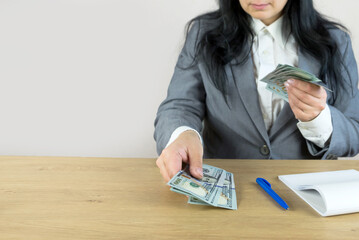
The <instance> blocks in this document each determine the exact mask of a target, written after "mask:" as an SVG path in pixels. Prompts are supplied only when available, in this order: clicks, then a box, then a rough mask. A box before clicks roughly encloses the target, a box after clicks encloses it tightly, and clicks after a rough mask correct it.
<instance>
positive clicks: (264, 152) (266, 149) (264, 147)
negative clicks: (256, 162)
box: [260, 145, 269, 156]
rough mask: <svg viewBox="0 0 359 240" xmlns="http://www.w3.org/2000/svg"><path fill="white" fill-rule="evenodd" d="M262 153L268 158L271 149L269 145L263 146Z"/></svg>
mask: <svg viewBox="0 0 359 240" xmlns="http://www.w3.org/2000/svg"><path fill="white" fill-rule="evenodd" d="M260 152H261V154H262V155H264V156H268V154H269V148H268V146H267V145H263V146H262V147H261V148H260Z"/></svg>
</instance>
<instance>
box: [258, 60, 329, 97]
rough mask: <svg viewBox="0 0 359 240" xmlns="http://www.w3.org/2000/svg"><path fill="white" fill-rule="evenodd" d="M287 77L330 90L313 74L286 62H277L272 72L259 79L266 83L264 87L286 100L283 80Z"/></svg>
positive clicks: (286, 95) (286, 94)
mask: <svg viewBox="0 0 359 240" xmlns="http://www.w3.org/2000/svg"><path fill="white" fill-rule="evenodd" d="M288 79H298V80H301V81H305V82H309V83H312V84H315V85H318V86H322V87H324V88H325V89H327V90H328V91H331V90H330V89H328V88H327V87H326V86H324V84H323V82H322V81H321V80H320V79H318V78H317V77H316V76H315V75H313V74H311V73H308V72H306V71H304V70H302V69H300V68H296V67H293V66H290V65H286V64H279V65H278V66H277V68H276V69H275V70H274V71H273V72H270V73H269V74H268V75H266V76H265V77H264V78H262V79H261V80H260V81H262V82H265V83H267V86H266V89H268V90H269V91H271V92H273V93H275V94H277V95H279V96H280V97H281V98H282V99H284V100H285V101H287V102H288V93H287V89H286V87H285V86H284V82H285V81H287V80H288Z"/></svg>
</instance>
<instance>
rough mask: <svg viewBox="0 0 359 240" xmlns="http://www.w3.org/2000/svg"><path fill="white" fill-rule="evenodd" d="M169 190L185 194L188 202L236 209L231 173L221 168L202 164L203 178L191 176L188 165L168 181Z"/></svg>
mask: <svg viewBox="0 0 359 240" xmlns="http://www.w3.org/2000/svg"><path fill="white" fill-rule="evenodd" d="M168 185H170V186H171V191H173V192H177V193H180V194H184V195H187V196H188V197H189V199H188V203H190V204H199V205H211V206H215V207H222V208H228V209H237V198H236V191H235V187H234V178H233V174H232V173H230V172H227V171H225V170H223V169H221V168H217V167H213V166H210V165H207V164H203V178H202V179H201V180H198V179H196V178H194V177H192V176H191V174H190V173H189V169H188V167H187V168H185V169H184V170H181V171H179V172H178V173H177V174H176V175H175V176H174V177H173V178H172V179H171V180H170V181H169V182H168Z"/></svg>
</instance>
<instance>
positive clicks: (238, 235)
mask: <svg viewBox="0 0 359 240" xmlns="http://www.w3.org/2000/svg"><path fill="white" fill-rule="evenodd" d="M205 163H208V164H211V165H214V166H218V167H220V168H223V169H226V170H228V171H230V172H233V173H234V179H235V184H236V191H237V198H238V210H237V211H233V210H226V209H221V208H215V207H208V206H197V205H190V204H187V203H186V202H187V198H186V197H185V196H183V195H180V194H177V193H174V192H171V191H170V190H169V187H168V186H166V184H165V182H164V181H163V180H162V177H161V176H160V173H159V170H158V169H157V167H156V164H155V159H120V158H118V159H116V158H61V157H5V156H3V157H0V239H27V240H28V239H126V240H127V239H306V240H309V239H359V213H355V214H348V215H340V216H334V217H326V218H324V217H321V216H319V215H318V214H317V213H316V212H315V211H314V210H313V209H312V208H311V207H310V206H309V205H307V204H306V203H305V202H304V201H303V200H301V199H300V198H299V197H297V196H296V195H295V194H294V193H293V192H292V191H291V190H290V189H289V188H287V187H286V186H285V185H284V184H283V183H282V182H280V181H279V180H278V178H277V176H278V175H281V174H292V173H305V172H315V171H329V170H342V169H357V170H359V161H357V160H345V161H341V160H339V161H335V160H326V161H320V160H316V161H312V160H298V161H293V160H205ZM257 177H263V178H266V179H267V180H268V181H269V182H271V183H272V186H273V188H274V189H275V190H276V191H277V193H278V194H279V195H280V196H282V198H283V199H284V200H285V201H286V202H287V203H288V205H289V207H290V210H288V211H285V210H282V209H281V208H280V207H279V206H278V205H277V204H276V203H275V202H274V201H273V200H272V199H271V198H270V197H269V196H268V195H266V194H265V193H264V191H263V190H262V189H261V188H259V186H258V185H257V184H256V183H255V179H256V178H257Z"/></svg>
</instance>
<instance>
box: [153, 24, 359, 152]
mask: <svg viewBox="0 0 359 240" xmlns="http://www.w3.org/2000/svg"><path fill="white" fill-rule="evenodd" d="M201 33H202V28H201V27H200V26H199V23H198V22H197V23H195V24H194V25H193V26H192V28H191V30H190V32H189V34H188V36H187V40H186V43H185V45H184V47H183V49H182V52H181V54H180V56H179V58H178V62H177V65H176V68H175V71H174V74H173V77H172V80H171V83H170V85H169V88H168V95H167V98H166V99H165V100H164V101H163V102H162V104H161V105H160V106H159V109H158V113H157V117H156V120H155V133H154V137H155V140H156V142H157V152H158V154H160V153H161V152H162V150H163V148H164V147H165V145H166V144H167V142H168V140H169V138H170V136H171V134H172V132H173V131H174V130H175V129H176V128H177V127H179V126H189V127H192V128H194V129H196V130H197V131H198V132H201V134H202V137H203V146H204V158H239V159H240V158H246V159H250V158H253V159H261V158H265V159H320V158H321V159H335V158H337V157H339V156H354V155H356V154H357V153H358V152H359V94H358V89H357V87H356V86H358V69H357V64H356V61H355V58H354V54H353V50H352V46H351V40H350V37H349V35H348V34H347V33H344V32H343V31H341V30H339V29H333V30H330V33H331V35H332V37H333V38H334V39H335V40H336V41H337V42H338V43H339V47H340V52H341V53H342V54H343V56H344V66H346V67H347V69H348V71H345V70H344V69H343V74H344V78H345V79H346V81H347V83H341V84H340V85H338V86H337V91H336V94H337V95H336V96H337V100H336V101H335V102H334V103H333V104H332V105H330V104H329V103H331V102H333V101H332V97H333V94H332V93H331V92H327V93H328V99H327V100H328V105H329V107H330V111H331V115H332V124H333V133H332V136H331V139H330V143H329V145H328V146H326V147H324V148H319V147H317V146H316V145H315V144H313V143H312V142H310V141H307V140H306V139H305V138H304V137H303V136H302V135H301V133H300V131H299V130H298V128H297V125H296V124H297V122H298V120H297V119H295V117H294V114H293V113H292V110H291V108H290V106H289V104H288V103H286V105H285V106H284V108H283V109H282V111H281V112H280V114H279V116H278V118H277V119H276V121H275V122H274V123H273V125H272V128H271V129H270V131H269V132H267V130H266V128H265V125H264V121H263V117H262V113H261V110H260V105H259V100H258V92H257V88H256V83H255V77H254V70H253V69H254V67H253V61H252V58H251V57H250V58H249V59H248V60H247V61H246V62H245V63H244V64H242V65H236V64H235V62H236V61H235V60H233V61H232V62H231V63H230V64H227V65H226V66H225V72H226V74H227V79H228V81H229V82H228V84H229V92H228V96H227V102H228V104H226V99H225V98H224V97H223V96H222V94H221V93H220V92H219V90H218V89H216V87H215V86H214V85H213V83H212V81H211V80H210V78H209V75H208V73H207V71H206V70H205V67H204V65H203V63H201V62H198V63H197V64H196V65H194V66H193V67H191V68H188V69H183V67H186V66H190V65H191V64H192V62H193V57H194V49H195V44H196V41H197V39H198V38H199V36H200V35H201ZM248 47H250V46H249V45H248ZM298 55H299V56H298V57H299V68H302V69H304V70H306V71H308V72H310V73H313V74H315V75H317V76H318V73H319V69H320V65H319V63H318V62H317V61H316V60H315V59H314V58H313V57H311V56H309V55H307V54H305V53H304V52H303V51H301V50H300V49H299V53H298ZM348 83H349V84H348ZM350 86H354V89H350Z"/></svg>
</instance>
